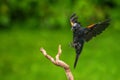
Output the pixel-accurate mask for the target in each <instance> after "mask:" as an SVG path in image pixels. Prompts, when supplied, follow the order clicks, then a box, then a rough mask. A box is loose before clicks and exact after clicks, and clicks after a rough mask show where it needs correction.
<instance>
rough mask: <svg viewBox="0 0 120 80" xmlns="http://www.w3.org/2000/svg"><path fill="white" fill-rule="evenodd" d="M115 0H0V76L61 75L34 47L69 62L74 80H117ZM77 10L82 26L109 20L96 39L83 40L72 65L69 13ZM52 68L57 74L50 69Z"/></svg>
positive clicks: (37, 79) (58, 79) (118, 0)
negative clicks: (60, 46) (60, 49)
mask: <svg viewBox="0 0 120 80" xmlns="http://www.w3.org/2000/svg"><path fill="white" fill-rule="evenodd" d="M119 8H120V0H64V1H62V0H0V80H48V79H50V80H66V76H65V73H64V70H62V69H61V68H58V67H56V66H54V65H53V64H51V63H50V62H49V61H48V60H47V59H46V58H44V56H43V55H42V54H40V51H39V48H40V47H44V48H45V49H46V50H47V52H48V53H49V54H50V55H52V56H55V55H56V53H57V47H58V45H59V44H61V45H62V50H63V54H62V55H61V59H62V60H64V61H65V62H66V63H68V64H69V65H70V67H71V70H72V72H73V75H74V77H75V80H120V76H119V75H120V63H119V61H120V59H119V58H120V54H119V53H120V49H119V44H120V37H119V34H120V32H119V31H120V27H119V26H120V23H119V22H120V16H119V14H120V10H119ZM74 12H75V13H77V15H78V16H79V21H80V22H81V24H82V25H83V26H88V25H89V24H92V23H95V22H99V21H102V20H104V19H106V18H110V19H111V24H110V26H109V27H108V29H107V30H106V31H104V32H103V33H102V34H101V35H99V36H98V37H97V38H95V39H92V40H91V41H90V42H88V43H86V44H85V46H84V49H83V52H82V54H81V56H80V60H79V62H78V65H77V68H76V69H73V62H74V58H75V52H74V49H73V48H71V47H69V43H70V42H71V41H72V32H71V30H70V23H69V18H70V16H71V14H72V13H74ZM56 73H57V74H56Z"/></svg>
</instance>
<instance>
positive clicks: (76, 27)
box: [71, 23, 80, 31]
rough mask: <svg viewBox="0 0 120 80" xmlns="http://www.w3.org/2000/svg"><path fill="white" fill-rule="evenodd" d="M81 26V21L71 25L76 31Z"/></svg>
mask: <svg viewBox="0 0 120 80" xmlns="http://www.w3.org/2000/svg"><path fill="white" fill-rule="evenodd" d="M79 28H80V24H79V23H74V24H73V25H72V27H71V30H72V31H76V30H78V29H79Z"/></svg>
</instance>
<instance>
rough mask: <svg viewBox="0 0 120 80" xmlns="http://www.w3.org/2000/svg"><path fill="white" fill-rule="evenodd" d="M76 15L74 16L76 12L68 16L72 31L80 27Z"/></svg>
mask: <svg viewBox="0 0 120 80" xmlns="http://www.w3.org/2000/svg"><path fill="white" fill-rule="evenodd" d="M77 19H78V17H77V16H76V14H75V13H74V14H72V16H71V17H70V23H71V26H72V28H71V30H72V31H76V30H77V29H79V28H80V23H79V22H78V20H77Z"/></svg>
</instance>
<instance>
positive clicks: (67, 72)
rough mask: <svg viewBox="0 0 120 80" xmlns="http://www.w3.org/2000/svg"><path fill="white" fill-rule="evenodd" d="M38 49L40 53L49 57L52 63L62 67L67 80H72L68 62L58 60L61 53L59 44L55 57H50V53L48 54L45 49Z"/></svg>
mask: <svg viewBox="0 0 120 80" xmlns="http://www.w3.org/2000/svg"><path fill="white" fill-rule="evenodd" d="M40 51H41V52H42V54H43V55H44V56H45V57H46V58H47V59H49V60H50V61H51V62H52V63H53V64H55V65H56V66H60V67H62V68H64V70H65V73H66V76H67V78H68V80H74V77H73V75H72V73H71V70H70V67H69V65H68V64H66V63H65V62H64V61H62V60H60V55H61V53H62V49H61V45H59V47H58V53H57V55H56V59H54V58H53V57H51V56H50V55H48V54H47V53H46V51H45V49H43V48H41V49H40Z"/></svg>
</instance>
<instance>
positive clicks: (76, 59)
mask: <svg viewBox="0 0 120 80" xmlns="http://www.w3.org/2000/svg"><path fill="white" fill-rule="evenodd" d="M79 55H80V54H76V58H75V62H74V68H75V67H76V64H77V62H78V58H79Z"/></svg>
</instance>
